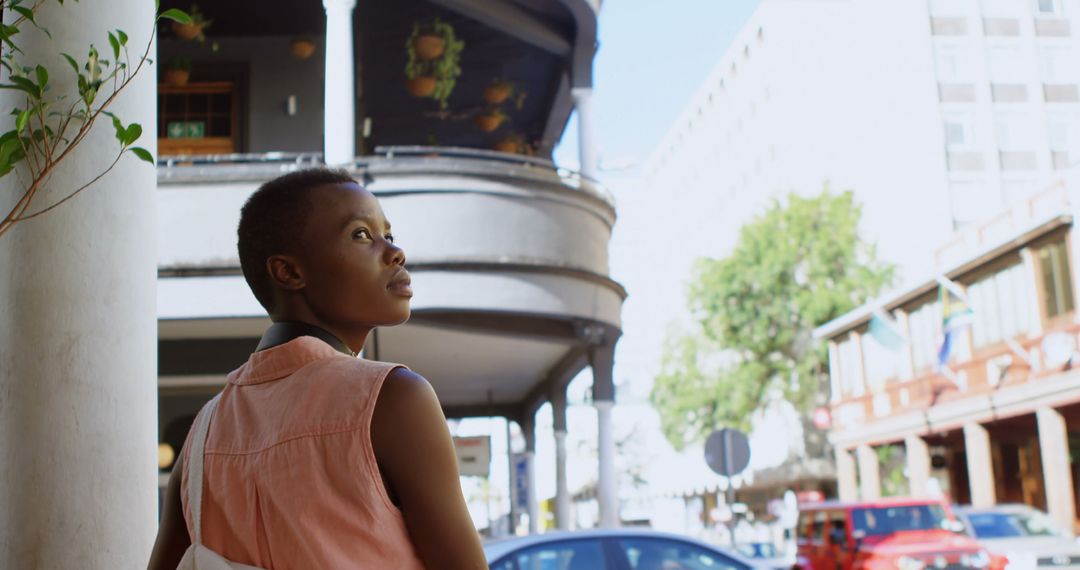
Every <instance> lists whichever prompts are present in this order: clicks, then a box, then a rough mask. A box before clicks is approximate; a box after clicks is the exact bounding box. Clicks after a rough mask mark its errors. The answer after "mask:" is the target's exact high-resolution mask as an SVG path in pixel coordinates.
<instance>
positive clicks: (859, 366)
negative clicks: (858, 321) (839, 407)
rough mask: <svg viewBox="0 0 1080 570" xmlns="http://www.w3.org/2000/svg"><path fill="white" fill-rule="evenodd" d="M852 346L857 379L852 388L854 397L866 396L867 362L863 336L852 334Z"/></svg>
mask: <svg viewBox="0 0 1080 570" xmlns="http://www.w3.org/2000/svg"><path fill="white" fill-rule="evenodd" d="M851 344H852V348H853V349H854V351H855V378H854V379H853V380H854V385H853V386H852V390H853V392H852V394H851V395H853V396H862V395H863V394H866V390H867V388H868V387H867V385H866V361H865V360H864V358H863V349H862V334H861V333H859V332H856V331H852V333H851Z"/></svg>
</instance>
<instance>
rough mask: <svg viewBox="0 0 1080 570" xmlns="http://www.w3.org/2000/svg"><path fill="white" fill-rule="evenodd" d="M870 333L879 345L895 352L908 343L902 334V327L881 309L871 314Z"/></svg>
mask: <svg viewBox="0 0 1080 570" xmlns="http://www.w3.org/2000/svg"><path fill="white" fill-rule="evenodd" d="M869 332H870V336H871V337H873V339H874V340H876V341H877V343H878V344H880V345H881V346H883V347H885V348H887V349H889V350H892V351H894V352H895V351H897V350H900V348H901V347H903V346H904V343H906V342H907V337H905V336H904V333H903V332H901V330H900V325H898V324H897V323H896V321H894V320H893V318H892V317H891V316H889V314H888V313H886V312H885V311H883V310H881V309H875V310H874V312H873V313H871V314H870V326H869Z"/></svg>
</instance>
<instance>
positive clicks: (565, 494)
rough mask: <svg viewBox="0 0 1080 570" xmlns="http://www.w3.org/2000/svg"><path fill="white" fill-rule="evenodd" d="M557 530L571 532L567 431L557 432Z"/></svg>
mask: <svg viewBox="0 0 1080 570" xmlns="http://www.w3.org/2000/svg"><path fill="white" fill-rule="evenodd" d="M555 528H557V529H559V530H570V487H569V486H568V485H567V482H566V430H561V431H556V432H555Z"/></svg>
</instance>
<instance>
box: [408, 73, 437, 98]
mask: <svg viewBox="0 0 1080 570" xmlns="http://www.w3.org/2000/svg"><path fill="white" fill-rule="evenodd" d="M405 89H406V90H408V92H409V94H410V95H412V96H413V97H431V94H432V93H434V92H435V78H434V77H432V76H430V75H420V76H417V77H414V78H412V79H409V80H408V81H406V82H405Z"/></svg>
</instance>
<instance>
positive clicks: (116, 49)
mask: <svg viewBox="0 0 1080 570" xmlns="http://www.w3.org/2000/svg"><path fill="white" fill-rule="evenodd" d="M109 45H110V46H112V52H113V59H116V58H119V57H120V40H118V39H116V34H114V33H112V32H109Z"/></svg>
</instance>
